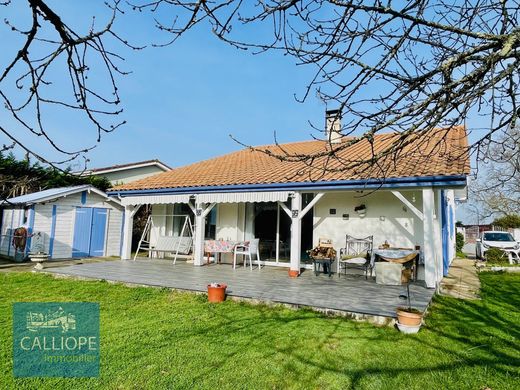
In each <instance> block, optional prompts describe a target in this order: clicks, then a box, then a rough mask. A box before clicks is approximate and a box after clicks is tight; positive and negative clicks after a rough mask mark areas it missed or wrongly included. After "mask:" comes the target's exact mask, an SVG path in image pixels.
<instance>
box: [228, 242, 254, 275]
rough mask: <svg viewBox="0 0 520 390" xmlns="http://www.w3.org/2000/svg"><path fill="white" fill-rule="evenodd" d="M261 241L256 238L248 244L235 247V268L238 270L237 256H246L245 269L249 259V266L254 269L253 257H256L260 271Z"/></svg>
mask: <svg viewBox="0 0 520 390" xmlns="http://www.w3.org/2000/svg"><path fill="white" fill-rule="evenodd" d="M259 244H260V239H258V238H254V239H252V240H250V241H249V243H247V244H239V245H237V246H235V249H234V251H233V268H236V265H237V255H242V256H244V267H247V259H248V258H249V266H250V267H251V269H253V259H252V255H255V256H256V261H257V264H258V269H260V251H259V247H260V245H259Z"/></svg>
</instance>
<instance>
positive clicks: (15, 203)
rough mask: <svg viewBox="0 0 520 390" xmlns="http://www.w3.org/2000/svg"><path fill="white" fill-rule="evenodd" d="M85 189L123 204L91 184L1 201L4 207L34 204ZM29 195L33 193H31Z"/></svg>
mask: <svg viewBox="0 0 520 390" xmlns="http://www.w3.org/2000/svg"><path fill="white" fill-rule="evenodd" d="M83 191H88V192H89V193H90V192H93V193H95V194H97V195H99V196H101V197H103V198H105V199H106V200H107V201H109V202H113V203H115V204H117V205H119V206H121V202H120V201H119V200H118V199H117V198H114V197H112V196H108V195H107V194H106V193H105V192H103V191H101V190H98V189H97V188H96V187H93V186H91V185H84V186H76V187H71V188H70V189H68V190H67V189H64V190H63V191H60V192H59V193H56V194H53V195H49V196H41V197H38V196H37V194H38V193H33V194H32V195H34V199H31V200H28V201H16V200H14V201H11V200H9V199H7V200H4V201H2V202H1V203H0V206H3V207H16V206H18V207H23V206H32V205H34V204H41V203H46V202H50V201H53V200H56V199H60V198H65V197H67V196H70V195H74V194H77V193H80V192H83ZM40 192H42V191H40ZM29 195H31V194H29ZM12 199H16V198H12Z"/></svg>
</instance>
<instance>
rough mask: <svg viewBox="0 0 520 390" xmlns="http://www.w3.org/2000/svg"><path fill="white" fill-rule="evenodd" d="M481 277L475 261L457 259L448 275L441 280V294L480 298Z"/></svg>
mask: <svg viewBox="0 0 520 390" xmlns="http://www.w3.org/2000/svg"><path fill="white" fill-rule="evenodd" d="M479 291H480V279H479V277H478V274H477V269H476V267H475V261H474V260H470V259H458V258H457V259H455V260H453V263H452V264H451V267H450V270H449V272H448V276H446V277H444V279H442V282H441V294H442V295H448V296H451V297H454V298H460V299H480V298H479V295H478V294H479Z"/></svg>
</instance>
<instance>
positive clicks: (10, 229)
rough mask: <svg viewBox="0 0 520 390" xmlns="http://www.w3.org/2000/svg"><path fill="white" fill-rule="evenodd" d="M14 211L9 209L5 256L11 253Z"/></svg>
mask: <svg viewBox="0 0 520 390" xmlns="http://www.w3.org/2000/svg"><path fill="white" fill-rule="evenodd" d="M14 211H15V209H11V225H10V226H11V227H10V228H9V241H8V242H7V256H10V255H11V245H13V244H12V243H13V223H14Z"/></svg>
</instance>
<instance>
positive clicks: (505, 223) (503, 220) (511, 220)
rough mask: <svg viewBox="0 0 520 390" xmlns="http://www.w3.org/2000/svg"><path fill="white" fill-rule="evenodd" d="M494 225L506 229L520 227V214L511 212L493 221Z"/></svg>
mask: <svg viewBox="0 0 520 390" xmlns="http://www.w3.org/2000/svg"><path fill="white" fill-rule="evenodd" d="M493 226H500V227H501V228H504V229H516V228H520V215H517V214H510V215H504V216H503V217H500V218H497V219H495V220H494V221H493Z"/></svg>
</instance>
